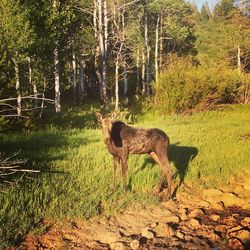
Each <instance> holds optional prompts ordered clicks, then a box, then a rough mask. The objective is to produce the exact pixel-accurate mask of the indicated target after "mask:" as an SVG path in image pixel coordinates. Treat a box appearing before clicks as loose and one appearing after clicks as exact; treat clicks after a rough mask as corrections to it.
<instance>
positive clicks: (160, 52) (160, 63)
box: [159, 13, 163, 71]
mask: <svg viewBox="0 0 250 250" xmlns="http://www.w3.org/2000/svg"><path fill="white" fill-rule="evenodd" d="M162 19H163V17H162V13H161V14H160V41H159V43H160V44H159V54H160V55H159V69H160V71H162V54H163V20H162Z"/></svg>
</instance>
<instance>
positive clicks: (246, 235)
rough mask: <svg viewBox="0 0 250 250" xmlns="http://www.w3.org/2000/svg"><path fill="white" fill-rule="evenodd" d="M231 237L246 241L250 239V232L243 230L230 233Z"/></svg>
mask: <svg viewBox="0 0 250 250" xmlns="http://www.w3.org/2000/svg"><path fill="white" fill-rule="evenodd" d="M230 236H234V237H237V238H239V239H240V240H243V241H245V240H249V239H250V232H249V231H248V230H246V229H242V230H239V231H235V232H232V233H230Z"/></svg>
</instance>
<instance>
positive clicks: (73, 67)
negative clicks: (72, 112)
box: [72, 48, 77, 104]
mask: <svg viewBox="0 0 250 250" xmlns="http://www.w3.org/2000/svg"><path fill="white" fill-rule="evenodd" d="M72 73H73V77H72V78H73V79H72V80H73V100H74V104H76V81H77V69H76V54H75V50H74V48H73V49H72Z"/></svg>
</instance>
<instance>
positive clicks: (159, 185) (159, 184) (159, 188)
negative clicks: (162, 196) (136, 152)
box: [149, 151, 165, 193]
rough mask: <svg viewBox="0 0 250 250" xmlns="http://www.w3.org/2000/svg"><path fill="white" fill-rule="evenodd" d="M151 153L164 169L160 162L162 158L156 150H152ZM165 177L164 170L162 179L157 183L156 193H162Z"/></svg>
mask: <svg viewBox="0 0 250 250" xmlns="http://www.w3.org/2000/svg"><path fill="white" fill-rule="evenodd" d="M149 155H150V156H151V157H152V158H153V159H154V160H155V162H156V163H157V164H158V165H159V166H160V167H161V169H163V165H162V163H161V162H160V159H159V158H158V156H157V154H156V153H155V152H154V151H152V152H150V153H149ZM164 177H165V172H164V171H162V173H161V177H160V181H159V183H158V184H157V185H156V187H155V188H154V192H155V193H160V192H161V189H162V185H163V182H164Z"/></svg>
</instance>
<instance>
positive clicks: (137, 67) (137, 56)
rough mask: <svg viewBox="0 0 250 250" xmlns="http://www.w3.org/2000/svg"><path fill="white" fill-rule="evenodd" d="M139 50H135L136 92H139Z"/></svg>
mask: <svg viewBox="0 0 250 250" xmlns="http://www.w3.org/2000/svg"><path fill="white" fill-rule="evenodd" d="M139 53H140V50H139V49H137V53H136V92H137V93H139V91H140V54H139Z"/></svg>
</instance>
